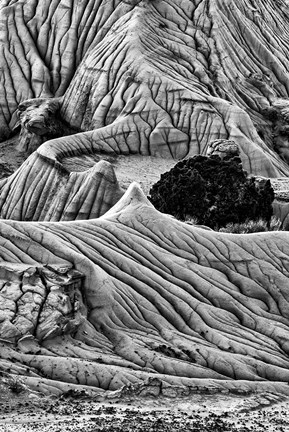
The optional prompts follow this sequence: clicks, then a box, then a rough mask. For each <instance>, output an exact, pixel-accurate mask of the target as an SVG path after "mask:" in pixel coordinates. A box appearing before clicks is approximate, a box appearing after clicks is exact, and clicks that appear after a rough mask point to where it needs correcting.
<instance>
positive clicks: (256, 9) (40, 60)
mask: <svg viewBox="0 0 289 432" xmlns="http://www.w3.org/2000/svg"><path fill="white" fill-rule="evenodd" d="M0 16H1V18H2V24H3V25H2V27H1V32H0V38H1V56H0V63H1V64H0V68H1V79H0V96H1V97H0V100H1V112H0V129H1V138H2V140H3V139H5V138H7V137H8V136H9V135H10V134H11V132H12V130H13V129H14V128H15V127H17V125H18V124H19V119H18V117H17V108H18V105H19V103H21V104H20V107H21V106H23V102H24V104H25V100H26V99H29V100H30V99H32V98H36V101H35V104H36V105H38V106H37V107H36V108H35V110H36V111H35V114H33V115H35V116H37V115H38V112H39V98H40V101H41V104H43V106H45V105H46V104H49V103H50V102H49V101H50V99H51V98H52V100H54V98H56V99H57V100H58V101H59V113H58V121H59V122H60V123H61V125H66V127H67V128H68V132H67V131H62V127H61V128H60V131H58V132H61V133H63V134H64V135H67V134H68V133H71V132H69V130H70V129H69V128H72V129H73V130H74V131H78V132H79V134H73V135H70V136H69V137H67V138H66V139H63V140H62V139H60V140H59V141H57V145H58V146H60V147H62V146H64V147H67V146H68V147H69V148H71V149H72V148H74V147H75V146H78V145H82V144H83V143H85V145H86V146H92V147H93V149H94V151H99V150H103V149H104V150H105V151H106V150H108V151H112V150H113V151H115V152H117V153H120V154H128V153H140V154H143V155H155V156H160V157H161V156H167V157H172V158H176V159H180V158H183V157H184V156H192V155H194V154H199V153H201V154H202V153H205V152H206V150H207V148H208V145H209V143H210V142H211V141H213V140H215V139H232V140H234V141H236V142H237V144H238V145H239V146H240V148H241V158H242V160H243V163H244V166H245V169H246V170H247V171H248V172H252V173H253V174H260V175H265V176H269V177H277V176H282V175H288V173H289V169H288V166H287V164H286V163H284V162H283V161H282V159H281V158H280V157H279V156H278V155H277V153H278V152H279V153H280V154H281V156H282V157H283V156H284V155H285V154H286V152H287V147H288V143H287V139H286V137H285V139H283V138H282V137H284V135H282V134H279V132H278V127H277V126H276V124H275V122H274V119H272V118H271V117H270V115H269V116H268V111H270V109H271V108H272V107H273V106H275V105H276V103H277V105H278V100H282V101H283V100H287V99H288V91H289V80H288V70H289V63H288V58H289V53H288V44H287V38H288V35H287V30H286V29H287V20H288V6H287V3H286V1H285V0H281V1H280V2H278V4H277V3H274V2H272V0H265V1H264V0H262V1H261V0H250V1H248V0H241V1H239V2H238V3H234V4H232V2H231V1H230V0H225V1H223V0H222V1H221V0H212V1H210V2H206V1H200V0H197V1H189V0H186V1H183V2H181V3H180V4H176V3H175V2H174V1H171V0H162V1H152V0H129V1H126V2H122V1H116V2H112V1H108V2H107V1H105V2H104V1H98V2H97V3H95V1H94V0H89V1H87V2H77V3H75V2H73V1H72V0H67V1H63V0H53V1H52V3H51V2H49V3H47V2H45V1H38V0H29V1H28V2H24V1H16V2H15V1H14V0H5V1H2V2H1V6H0ZM45 98H46V99H47V100H46V102H45ZM29 103H31V102H29ZM33 115H32V116H33ZM26 126H27V125H22V132H21V140H22V144H21V146H22V148H23V149H25V148H27V147H28V148H27V150H28V152H31V150H34V148H35V147H36V146H37V145H38V144H40V143H41V142H43V139H50V138H53V134H52V135H51V134H50V132H49V133H48V134H46V131H47V130H46V129H45V131H44V130H43V127H42V125H41V127H39V123H38V126H37V127H35V125H34V126H33V127H30V128H29V127H28V131H29V142H28V141H27V139H26V138H25V137H26V135H27V127H26ZM52 129H53V133H54V132H55V130H54V129H55V128H54V127H52ZM39 132H41V133H40V134H39ZM30 143H31V148H29V146H30ZM49 145H50V144H48V146H49ZM278 149H279V150H280V151H279V150H278ZM275 150H277V153H276V151H275Z"/></svg>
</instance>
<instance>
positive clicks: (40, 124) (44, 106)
mask: <svg viewBox="0 0 289 432" xmlns="http://www.w3.org/2000/svg"><path fill="white" fill-rule="evenodd" d="M59 109H60V100H59V99H41V98H38V99H32V100H27V101H25V102H22V103H21V104H20V105H19V106H18V111H17V113H18V116H19V119H20V125H21V132H20V137H19V144H18V149H19V150H20V151H22V152H25V153H32V152H33V151H34V150H36V149H37V148H38V147H39V146H40V145H41V144H42V143H43V142H45V141H47V140H49V139H52V138H57V137H60V136H63V135H69V134H70V133H71V130H70V129H69V128H68V127H67V126H66V125H64V123H63V122H61V120H60V114H59Z"/></svg>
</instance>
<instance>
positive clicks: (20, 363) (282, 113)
mask: <svg viewBox="0 0 289 432" xmlns="http://www.w3.org/2000/svg"><path fill="white" fill-rule="evenodd" d="M0 19H1V26H0V40H1V43H0V49H1V53H0V138H1V143H0V156H1V160H0V163H1V167H0V168H1V180H0V217H1V220H0V234H1V236H0V259H1V261H0V371H1V372H2V373H3V374H6V375H7V374H12V375H15V376H16V377H18V378H20V379H21V380H22V382H23V383H25V384H26V385H27V386H29V387H30V388H31V389H34V390H38V391H40V392H43V393H46V394H58V395H59V394H61V393H63V392H64V393H65V392H68V391H69V390H71V391H73V392H74V391H75V392H77V391H78V390H79V391H85V392H86V394H105V393H106V392H107V391H111V390H118V389H121V388H122V387H123V386H127V388H130V386H133V387H134V388H137V387H138V386H143V385H148V386H149V385H150V383H151V382H152V381H153V382H154V386H157V387H158V391H157V392H158V393H160V394H163V395H174V394H188V393H189V392H190V391H194V390H196V389H198V390H199V389H203V390H214V391H231V390H232V391H240V392H242V391H244V392H247V391H251V390H252V391H255V390H258V391H267V392H279V393H280V392H281V393H283V394H285V395H289V386H288V381H289V288H288V286H289V285H288V280H289V279H288V277H289V232H288V231H281V230H280V231H275V232H270V231H268V232H263V233H254V234H231V233H224V232H217V231H213V230H210V229H204V228H202V227H199V226H195V225H193V224H188V223H185V222H182V221H180V220H177V218H174V217H172V216H171V215H168V214H165V213H161V212H160V211H158V210H157V209H156V208H155V207H154V206H153V205H152V203H151V202H150V200H148V198H147V195H148V193H149V190H150V187H151V186H152V184H153V183H155V182H156V181H157V180H158V179H159V177H160V174H161V173H163V172H165V171H167V170H168V169H169V168H171V167H173V166H174V165H175V164H176V163H177V162H178V161H179V160H181V159H183V158H189V157H192V156H195V155H199V154H201V155H207V154H210V152H211V149H212V148H213V147H214V143H216V142H228V140H229V141H230V142H232V141H233V142H234V143H236V145H237V146H238V148H239V151H240V158H241V161H242V164H243V168H244V169H245V170H246V171H247V173H248V175H254V176H257V177H259V178H261V179H263V180H264V179H271V184H272V186H273V188H274V189H275V192H276V195H275V201H274V203H273V208H274V212H275V215H276V216H278V217H279V218H280V219H281V222H283V224H285V221H286V219H287V218H288V213H289V204H288V202H287V201H286V199H285V198H286V197H287V195H286V194H287V191H288V189H289V187H288V183H289V181H288V177H289V97H288V95H289V28H288V22H289V4H287V1H285V0H278V1H277V0H239V1H236V2H233V1H231V0H182V1H181V0H177V1H176V0H140V1H139V0H125V1H119V0H84V1H76V0H50V1H47V0H1V1H0ZM216 140H218V141H216ZM219 140H221V141H219ZM223 140H225V141H223ZM212 146H213V147H212ZM284 197H285V198H284ZM156 383H157V384H156Z"/></svg>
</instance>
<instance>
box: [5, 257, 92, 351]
mask: <svg viewBox="0 0 289 432" xmlns="http://www.w3.org/2000/svg"><path fill="white" fill-rule="evenodd" d="M71 267H72V266H71V265H66V266H65V265H63V264H62V265H58V266H57V265H52V266H51V267H50V268H49V267H48V268H45V267H40V268H38V267H37V266H35V265H27V264H19V263H6V262H5V261H4V262H3V261H1V262H0V281H1V282H0V283H1V289H0V303H1V315H0V339H1V340H2V342H3V341H6V342H11V343H16V342H18V343H20V344H21V347H22V348H23V347H25V346H26V345H27V344H28V345H29V346H30V345H31V343H33V341H34V342H35V341H36V340H37V341H43V340H45V339H48V338H53V337H57V336H61V335H63V334H64V333H65V334H69V333H70V332H73V331H75V329H76V328H77V327H78V326H79V324H80V323H81V309H84V310H85V308H84V306H83V299H82V293H81V285H82V279H83V275H81V274H80V273H79V272H77V271H75V270H72V269H71Z"/></svg>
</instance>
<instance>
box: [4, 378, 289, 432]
mask: <svg viewBox="0 0 289 432" xmlns="http://www.w3.org/2000/svg"><path fill="white" fill-rule="evenodd" d="M13 390H14V391H12V390H11V387H10V388H9V386H7V380H5V379H0V391H1V392H0V431H1V432H32V431H42V432H48V431H49V432H66V431H71V432H74V431H83V432H95V431H103V432H104V431H105V432H109V431H111V432H114V431H115V432H116V431H119V432H120V431H121V432H126V431H142V432H147V431H148V432H151V431H160V432H162V431H167V432H179V431H180V432H181V431H182V432H186V431H192V432H199V431H201V432H213V431H214V432H218V431H220V432H221V431H222V432H223V431H224V432H226V431H227V432H229V431H230V432H235V431H239V432H249V431H250V432H252V431H254V432H255V431H256V432H261V431H262V432H264V431H267V432H277V431H278V432H282V431H289V399H288V398H285V397H283V396H282V395H274V394H271V393H266V394H258V395H257V394H251V395H245V396H244V395H242V396H238V395H230V394H229V393H228V394H200V393H195V394H191V395H190V396H187V397H182V398H173V399H171V398H164V397H157V398H155V397H152V396H149V397H142V398H140V397H138V396H136V395H129V396H128V395H123V396H121V397H119V396H118V398H115V399H111V400H103V401H97V400H95V399H91V398H90V399H88V398H84V397H75V398H72V397H60V398H56V397H46V396H41V395H38V394H36V393H32V392H29V391H27V389H24V388H22V389H21V388H20V389H17V392H15V389H13Z"/></svg>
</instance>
